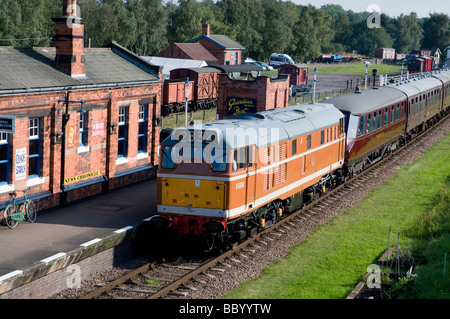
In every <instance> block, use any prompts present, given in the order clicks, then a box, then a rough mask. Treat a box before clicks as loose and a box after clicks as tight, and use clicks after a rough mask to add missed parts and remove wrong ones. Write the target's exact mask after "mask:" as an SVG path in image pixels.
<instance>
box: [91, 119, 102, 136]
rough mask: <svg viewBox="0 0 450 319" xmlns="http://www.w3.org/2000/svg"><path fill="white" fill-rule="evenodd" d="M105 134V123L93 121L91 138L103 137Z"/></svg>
mask: <svg viewBox="0 0 450 319" xmlns="http://www.w3.org/2000/svg"><path fill="white" fill-rule="evenodd" d="M104 134H105V122H103V121H93V122H92V137H97V136H98V137H103V135H104Z"/></svg>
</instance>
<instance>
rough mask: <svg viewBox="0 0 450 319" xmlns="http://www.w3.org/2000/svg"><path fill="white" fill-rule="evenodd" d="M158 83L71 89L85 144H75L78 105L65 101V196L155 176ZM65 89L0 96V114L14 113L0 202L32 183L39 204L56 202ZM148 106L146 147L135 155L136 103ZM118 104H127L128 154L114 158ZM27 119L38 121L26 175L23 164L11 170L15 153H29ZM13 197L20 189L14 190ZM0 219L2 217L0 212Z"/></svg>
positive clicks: (42, 206)
mask: <svg viewBox="0 0 450 319" xmlns="http://www.w3.org/2000/svg"><path fill="white" fill-rule="evenodd" d="M160 94H161V88H160V85H159V84H154V85H148V86H132V87H122V88H117V89H116V88H114V89H108V88H102V89H94V90H79V91H72V92H70V95H69V99H70V100H71V101H80V100H84V101H85V103H84V105H83V110H84V111H85V112H86V113H85V114H86V116H85V123H86V124H85V132H86V133H85V146H80V145H79V137H80V114H81V113H80V109H81V107H80V104H73V103H70V104H69V112H68V113H69V115H70V121H69V122H68V125H67V127H66V134H65V141H66V147H65V169H64V175H63V177H64V179H65V182H64V189H65V190H66V193H67V201H73V200H78V199H81V198H85V197H87V196H91V195H94V194H98V193H101V192H103V191H107V190H108V188H109V187H111V188H115V187H119V186H123V185H126V184H130V183H134V182H137V181H141V180H143V179H147V178H151V177H154V176H155V174H156V173H155V168H154V167H155V166H156V165H158V162H159V157H158V155H157V150H158V145H159V130H160V127H159V126H158V125H157V122H158V117H159V116H160V101H161V98H160ZM65 98H66V92H54V93H51V94H29V95H11V96H2V97H0V115H13V116H15V121H16V130H15V134H9V154H10V167H9V181H8V182H7V183H3V184H1V185H0V202H1V204H2V206H4V205H5V204H6V202H7V201H8V200H9V196H8V193H9V192H10V191H12V190H14V189H15V190H21V189H24V188H27V187H31V191H30V192H29V193H28V194H30V195H31V196H34V197H32V198H33V199H35V200H36V202H37V204H38V209H45V208H50V207H54V206H56V205H58V203H59V197H60V192H61V177H62V176H61V174H62V168H61V166H62V157H61V152H62V147H63V145H62V139H61V138H59V139H58V136H61V133H62V131H63V115H64V113H65V112H66V104H65V103H64V102H58V100H64V99H65ZM140 104H145V105H146V106H147V110H148V111H147V114H146V137H147V139H146V152H145V153H143V154H140V153H139V154H138V129H139V123H138V121H139V105H140ZM119 107H126V108H127V115H128V117H127V120H128V130H127V137H128V143H127V145H128V147H127V155H126V158H125V159H122V161H117V160H118V155H117V154H118V131H117V127H116V125H117V123H118V120H119V118H118V116H119ZM30 118H39V123H40V134H41V135H40V136H41V138H40V152H41V157H40V158H41V160H40V174H39V177H38V178H30V176H29V173H28V170H29V167H28V164H29V162H27V163H26V165H27V171H26V174H25V175H20V174H19V175H16V173H15V169H16V165H19V164H20V163H16V156H15V155H16V152H17V151H18V150H19V152H22V153H23V152H24V151H26V155H27V161H28V156H29V151H30V150H29V146H30V138H29V126H30ZM70 130H72V132H73V136H72V137H73V141H72V142H73V143H69V141H68V137H69V135H70V134H69V131H70ZM17 195H18V196H21V195H22V193H21V192H18V194H17ZM0 218H2V216H1V217H0Z"/></svg>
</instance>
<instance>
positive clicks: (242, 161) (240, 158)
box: [232, 147, 246, 172]
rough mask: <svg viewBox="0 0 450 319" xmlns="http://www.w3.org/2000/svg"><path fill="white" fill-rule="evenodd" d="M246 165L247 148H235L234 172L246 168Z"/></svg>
mask: <svg viewBox="0 0 450 319" xmlns="http://www.w3.org/2000/svg"><path fill="white" fill-rule="evenodd" d="M245 166H246V157H245V148H244V147H242V148H238V149H235V150H234V153H233V167H232V169H233V172H235V171H237V170H240V169H242V168H245Z"/></svg>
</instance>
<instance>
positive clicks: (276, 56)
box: [269, 53, 295, 68]
mask: <svg viewBox="0 0 450 319" xmlns="http://www.w3.org/2000/svg"><path fill="white" fill-rule="evenodd" d="M282 64H295V62H294V60H292V58H291V57H290V56H289V55H287V54H283V53H272V54H271V55H270V58H269V65H271V66H273V67H274V68H276V67H278V66H279V65H282Z"/></svg>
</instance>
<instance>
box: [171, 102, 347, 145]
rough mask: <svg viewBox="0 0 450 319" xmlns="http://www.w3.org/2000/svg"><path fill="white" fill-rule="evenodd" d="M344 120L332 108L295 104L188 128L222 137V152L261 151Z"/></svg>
mask: <svg viewBox="0 0 450 319" xmlns="http://www.w3.org/2000/svg"><path fill="white" fill-rule="evenodd" d="M343 116H344V115H343V114H342V113H341V112H340V111H339V110H338V109H336V108H335V107H334V106H333V105H331V104H327V103H315V104H297V105H293V106H289V107H285V108H280V109H272V110H267V111H263V112H259V113H246V114H239V115H236V116H233V117H230V118H227V119H223V120H219V121H215V122H211V123H207V124H204V125H195V126H191V127H189V130H190V131H191V132H192V131H193V132H194V134H195V131H196V130H203V131H208V132H212V133H214V134H215V135H217V136H221V137H222V138H223V139H221V138H220V137H219V139H217V141H222V142H223V143H222V145H221V146H223V147H225V148H239V147H244V146H247V145H256V146H257V147H264V146H267V145H268V144H272V143H276V142H281V141H284V140H287V139H291V138H294V137H296V136H300V135H304V134H308V133H310V132H313V131H316V130H320V129H322V128H325V127H329V126H332V125H336V124H338V123H339V119H340V118H342V117H343ZM175 136H176V135H175ZM241 137H243V138H241ZM219 143H220V142H219ZM164 144H166V145H167V144H169V145H170V144H176V141H173V140H171V139H170V138H169V139H166V140H165V141H164Z"/></svg>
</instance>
